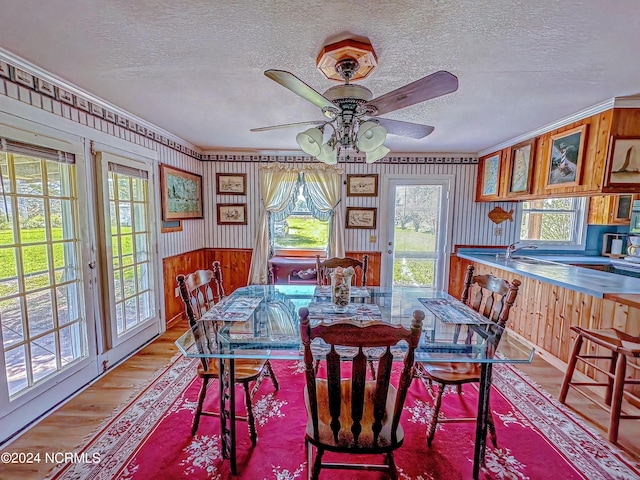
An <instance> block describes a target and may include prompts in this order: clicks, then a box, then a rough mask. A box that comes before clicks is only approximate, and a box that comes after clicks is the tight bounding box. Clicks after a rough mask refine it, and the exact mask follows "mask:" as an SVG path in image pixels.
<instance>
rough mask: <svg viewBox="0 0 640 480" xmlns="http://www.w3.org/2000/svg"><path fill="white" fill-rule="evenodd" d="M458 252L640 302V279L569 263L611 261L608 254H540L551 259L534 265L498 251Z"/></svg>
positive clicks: (600, 294)
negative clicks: (509, 257)
mask: <svg viewBox="0 0 640 480" xmlns="http://www.w3.org/2000/svg"><path fill="white" fill-rule="evenodd" d="M527 253H528V252H527ZM524 254H525V252H522V255H524ZM457 255H458V257H460V258H464V259H467V260H472V261H474V262H478V263H482V264H484V265H488V266H490V267H497V268H500V269H502V270H506V271H508V272H512V273H516V274H518V275H523V276H526V277H530V278H534V279H536V280H540V281H543V282H547V283H551V284H553V285H558V286H559V287H563V288H567V289H569V290H574V291H578V292H583V293H586V294H589V295H592V296H594V297H598V298H604V296H605V295H606V294H625V296H626V297H629V298H630V299H631V300H632V301H633V302H637V303H640V279H638V278H634V277H626V276H623V275H616V274H614V273H607V272H600V271H598V270H591V269H588V268H580V267H574V266H571V265H568V264H570V263H579V264H587V263H591V264H607V263H609V258H608V257H597V256H581V255H548V256H547V255H545V256H544V257H538V258H543V259H544V260H550V261H551V262H548V263H545V262H543V263H540V264H533V265H530V264H526V263H522V262H519V261H517V260H506V259H498V258H496V255H495V253H493V254H487V253H473V252H463V251H459V252H458V253H457ZM552 262H559V263H552ZM628 294H632V295H628ZM633 294H636V295H633ZM625 303H626V302H625Z"/></svg>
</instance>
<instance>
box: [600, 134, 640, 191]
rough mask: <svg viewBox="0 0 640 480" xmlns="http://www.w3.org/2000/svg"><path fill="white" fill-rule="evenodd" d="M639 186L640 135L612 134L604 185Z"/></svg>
mask: <svg viewBox="0 0 640 480" xmlns="http://www.w3.org/2000/svg"><path fill="white" fill-rule="evenodd" d="M638 186H640V137H622V136H612V137H611V139H610V142H609V158H608V160H607V175H606V180H605V187H623V188H626V187H632V188H638Z"/></svg>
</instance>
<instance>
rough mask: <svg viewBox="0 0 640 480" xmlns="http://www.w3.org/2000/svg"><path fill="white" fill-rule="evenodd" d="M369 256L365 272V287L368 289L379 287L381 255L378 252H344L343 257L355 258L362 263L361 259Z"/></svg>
mask: <svg viewBox="0 0 640 480" xmlns="http://www.w3.org/2000/svg"><path fill="white" fill-rule="evenodd" d="M365 255H369V268H368V270H367V285H369V286H370V287H373V286H378V285H380V262H381V261H382V253H380V252H346V253H345V254H344V256H345V257H351V258H355V259H356V260H360V261H362V257H364V256H365Z"/></svg>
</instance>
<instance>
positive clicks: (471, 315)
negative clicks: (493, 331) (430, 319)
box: [418, 298, 492, 325]
mask: <svg viewBox="0 0 640 480" xmlns="http://www.w3.org/2000/svg"><path fill="white" fill-rule="evenodd" d="M418 300H419V301H420V303H421V304H423V305H424V306H425V307H427V309H429V311H430V312H431V313H433V314H434V315H435V316H436V317H438V318H439V319H440V321H441V322H442V323H453V324H456V325H460V324H462V325H480V324H485V323H492V322H491V320H488V319H487V318H485V317H483V316H482V315H480V314H479V313H478V312H476V311H475V310H473V309H472V308H469V307H467V306H466V305H465V304H464V303H462V302H459V301H458V300H450V299H448V298H418Z"/></svg>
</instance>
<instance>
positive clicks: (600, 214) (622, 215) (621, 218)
mask: <svg viewBox="0 0 640 480" xmlns="http://www.w3.org/2000/svg"><path fill="white" fill-rule="evenodd" d="M637 199H640V195H631V194H628V195H604V196H598V197H591V199H590V201H589V215H588V223H589V225H629V222H630V221H631V205H632V204H633V201H634V200H637Z"/></svg>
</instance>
